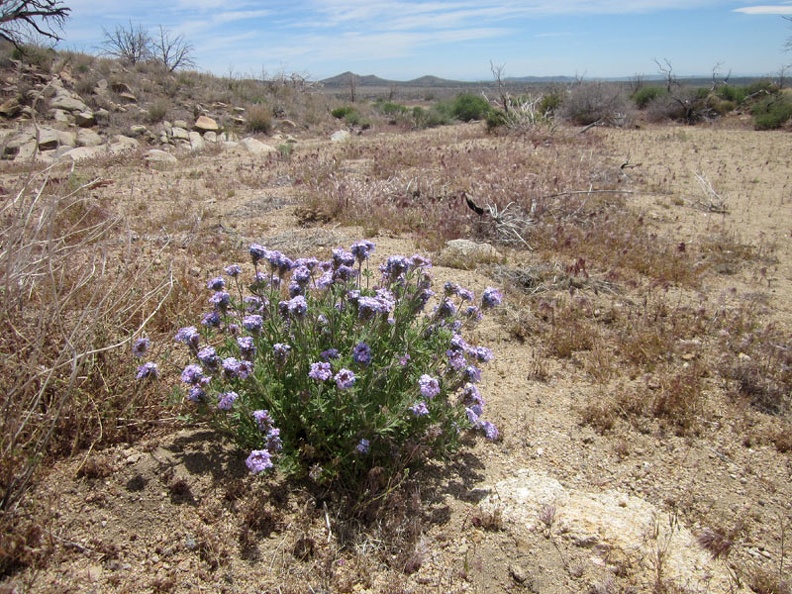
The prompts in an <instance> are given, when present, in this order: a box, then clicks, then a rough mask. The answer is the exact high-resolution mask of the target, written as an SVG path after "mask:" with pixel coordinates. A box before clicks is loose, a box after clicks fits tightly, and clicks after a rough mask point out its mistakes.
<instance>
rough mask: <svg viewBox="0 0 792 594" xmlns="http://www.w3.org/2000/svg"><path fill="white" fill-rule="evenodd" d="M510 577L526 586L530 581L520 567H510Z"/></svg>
mask: <svg viewBox="0 0 792 594" xmlns="http://www.w3.org/2000/svg"><path fill="white" fill-rule="evenodd" d="M509 575H510V576H511V577H512V579H513V580H514V581H515V582H517V583H518V584H524V583H525V582H526V581H527V580H528V573H526V571H525V569H524V568H523V567H521V566H520V565H514V564H512V565H509Z"/></svg>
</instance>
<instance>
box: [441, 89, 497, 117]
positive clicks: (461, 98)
mask: <svg viewBox="0 0 792 594" xmlns="http://www.w3.org/2000/svg"><path fill="white" fill-rule="evenodd" d="M491 110H492V106H491V105H490V104H489V101H487V100H486V99H485V98H484V97H480V96H479V95H471V94H469V93H463V94H461V95H458V96H457V97H456V98H455V99H454V100H453V102H452V104H451V114H452V115H453V117H455V118H456V119H458V120H461V121H463V122H471V121H473V120H484V119H486V117H487V114H488V113H489V112H490V111H491Z"/></svg>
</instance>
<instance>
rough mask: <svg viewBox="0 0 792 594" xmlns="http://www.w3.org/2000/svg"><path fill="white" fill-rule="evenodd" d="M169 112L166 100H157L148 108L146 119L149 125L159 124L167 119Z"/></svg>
mask: <svg viewBox="0 0 792 594" xmlns="http://www.w3.org/2000/svg"><path fill="white" fill-rule="evenodd" d="M169 110H170V103H169V102H168V101H167V100H166V99H158V100H157V101H154V102H153V103H152V104H151V105H149V106H148V110H147V111H146V119H147V120H148V121H149V122H151V123H156V122H161V121H162V120H164V119H165V118H166V117H167V115H168V111H169Z"/></svg>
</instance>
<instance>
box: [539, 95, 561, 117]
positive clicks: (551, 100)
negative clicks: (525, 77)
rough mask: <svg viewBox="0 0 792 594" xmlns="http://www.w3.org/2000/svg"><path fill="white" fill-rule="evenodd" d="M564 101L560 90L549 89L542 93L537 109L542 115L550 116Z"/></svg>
mask: <svg viewBox="0 0 792 594" xmlns="http://www.w3.org/2000/svg"><path fill="white" fill-rule="evenodd" d="M563 102H564V95H563V93H562V92H561V91H550V92H548V93H545V94H544V95H542V100H541V101H540V102H539V105H538V109H537V111H538V112H539V115H541V116H542V117H551V116H552V115H554V114H555V112H557V111H558V109H559V108H560V107H561V104H562V103H563Z"/></svg>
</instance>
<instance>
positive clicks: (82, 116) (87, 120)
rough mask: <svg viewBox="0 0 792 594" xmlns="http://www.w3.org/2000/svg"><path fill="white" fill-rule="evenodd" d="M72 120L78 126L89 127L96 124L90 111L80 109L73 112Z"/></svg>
mask: <svg viewBox="0 0 792 594" xmlns="http://www.w3.org/2000/svg"><path fill="white" fill-rule="evenodd" d="M74 121H75V123H76V124H77V125H78V126H79V127H80V128H90V127H91V126H94V125H96V118H95V117H94V114H93V113H92V112H90V111H81V112H79V113H76V114H74Z"/></svg>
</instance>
